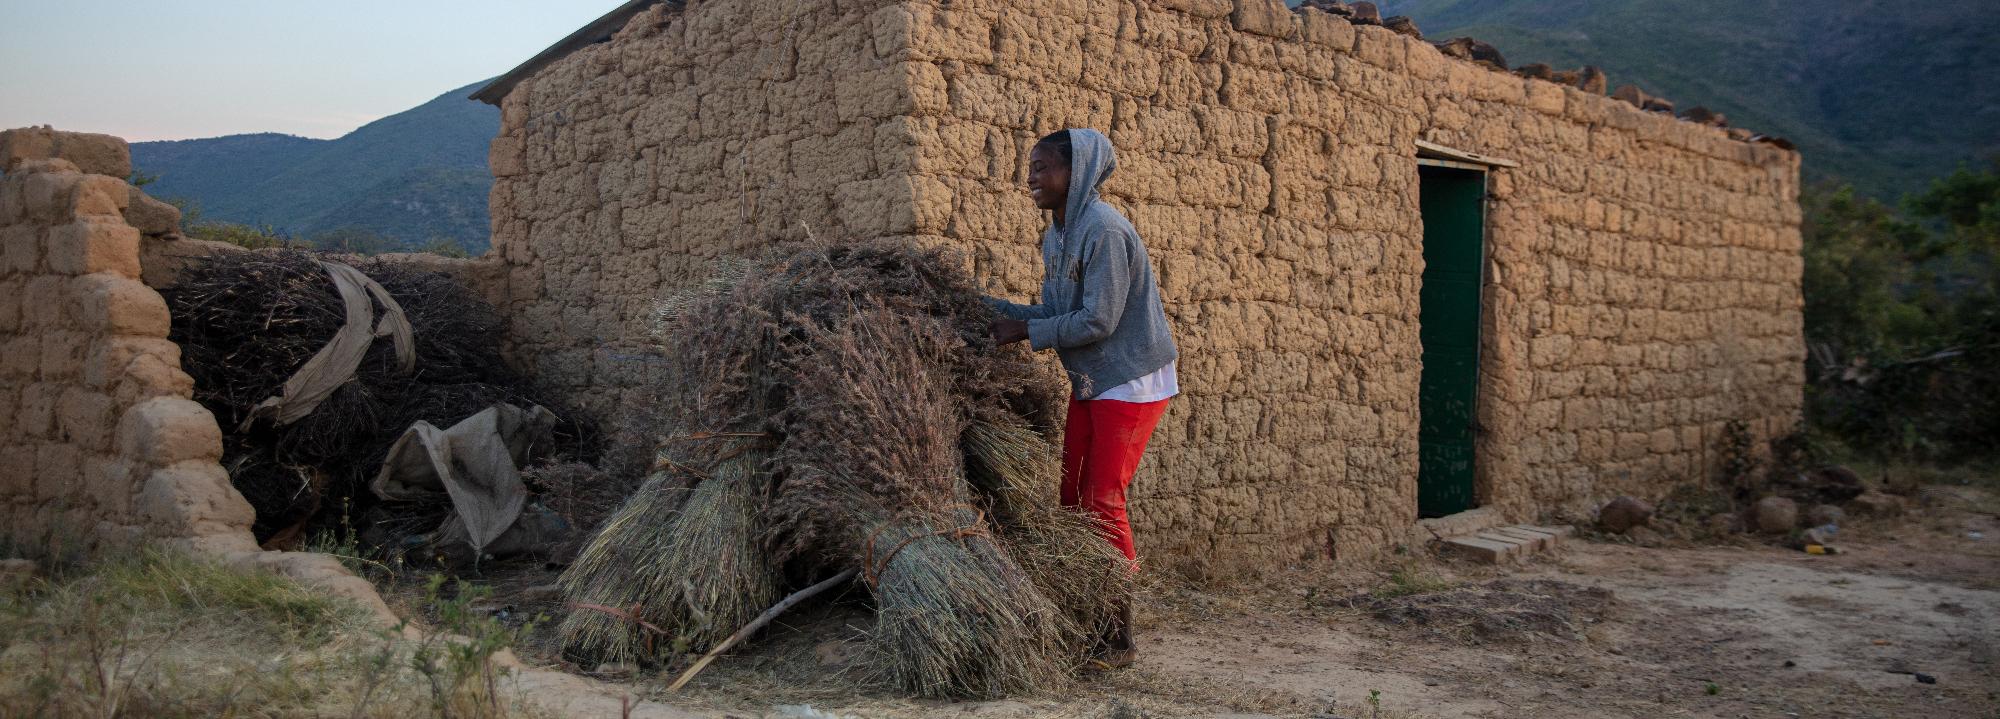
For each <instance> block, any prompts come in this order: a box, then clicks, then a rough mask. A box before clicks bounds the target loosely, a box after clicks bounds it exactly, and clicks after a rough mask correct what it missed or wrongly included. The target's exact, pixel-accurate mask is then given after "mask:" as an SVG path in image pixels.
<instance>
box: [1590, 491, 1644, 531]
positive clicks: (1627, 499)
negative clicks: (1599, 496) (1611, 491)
mask: <svg viewBox="0 0 2000 719" xmlns="http://www.w3.org/2000/svg"><path fill="white" fill-rule="evenodd" d="M1652 517H1653V505H1651V504H1648V503H1647V502H1646V501H1645V500H1643V499H1639V498H1637V497H1632V496H1620V497H1618V498H1617V499H1613V500H1611V501H1610V502H1609V503H1607V504H1605V505H1604V508H1603V509H1600V510H1598V511H1597V524H1598V526H1600V527H1603V528H1604V531H1607V532H1616V533H1619V534H1624V533H1625V532H1627V531H1630V530H1631V529H1632V528H1633V527H1637V526H1639V525H1641V524H1645V523H1646V520H1648V519H1651V518H1652Z"/></svg>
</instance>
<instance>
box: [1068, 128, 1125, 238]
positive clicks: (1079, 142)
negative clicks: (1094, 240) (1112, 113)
mask: <svg viewBox="0 0 2000 719" xmlns="http://www.w3.org/2000/svg"><path fill="white" fill-rule="evenodd" d="M1068 132H1069V158H1070V159H1069V198H1068V202H1067V204H1065V205H1064V206H1063V207H1064V209H1063V212H1064V214H1063V217H1065V218H1067V219H1069V220H1071V221H1074V220H1076V218H1079V217H1082V216H1083V211H1084V210H1085V209H1087V208H1089V207H1090V203H1092V202H1095V201H1097V186H1098V185H1101V184H1104V181H1105V180H1106V179H1108V178H1110V177H1111V171H1112V170H1115V169H1118V158H1117V157H1116V156H1114V155H1113V154H1112V151H1111V138H1109V137H1105V136H1104V133H1102V132H1098V131H1096V130H1092V129H1090V128H1087V127H1081V128H1072V129H1070V130H1069V131H1068Z"/></svg>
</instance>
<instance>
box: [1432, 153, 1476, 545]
mask: <svg viewBox="0 0 2000 719" xmlns="http://www.w3.org/2000/svg"><path fill="white" fill-rule="evenodd" d="M1419 178H1420V179H1421V181H1422V184H1421V185H1420V186H1419V192H1420V193H1421V194H1420V202H1421V204H1422V208H1423V219H1424V285H1423V291H1422V305H1421V306H1420V308H1419V311H1420V312H1421V315H1420V316H1419V318H1418V322H1419V323H1420V328H1421V329H1420V330H1419V333H1418V334H1419V337H1420V339H1421V341H1422V342H1423V360H1424V369H1423V378H1422V380H1421V381H1420V384H1419V389H1418V400H1417V411H1418V412H1419V413H1420V415H1421V416H1420V418H1419V419H1418V422H1417V457H1418V460H1417V461H1418V465H1417V514H1418V516H1423V517H1441V516H1444V515H1447V514H1451V513H1454V512H1462V511H1465V510H1468V509H1471V508H1472V507H1473V496H1472V478H1473V466H1474V460H1475V457H1474V456H1473V450H1472V420H1473V415H1472V413H1473V408H1474V406H1475V405H1476V403H1477V400H1478V397H1477V394H1478V389H1479V285H1480V268H1481V266H1482V264H1483V262H1484V255H1485V253H1484V247H1485V244H1486V232H1485V228H1486V173H1484V172H1478V171H1473V170H1459V169H1449V168H1442V167H1421V168H1419Z"/></svg>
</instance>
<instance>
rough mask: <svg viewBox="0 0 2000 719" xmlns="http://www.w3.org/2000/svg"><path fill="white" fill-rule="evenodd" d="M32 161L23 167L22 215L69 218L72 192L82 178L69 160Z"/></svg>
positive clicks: (43, 219) (52, 220)
mask: <svg viewBox="0 0 2000 719" xmlns="http://www.w3.org/2000/svg"><path fill="white" fill-rule="evenodd" d="M58 162H61V161H59V160H57V161H50V162H47V163H31V164H30V165H28V166H26V167H24V168H22V169H21V170H19V172H22V173H23V175H22V178H21V208H22V215H23V216H24V217H25V218H26V219H28V220H30V221H33V222H41V223H56V222H66V221H68V220H70V219H71V218H70V216H69V208H70V193H71V192H72V191H73V190H74V189H75V188H76V184H77V183H78V182H80V181H82V180H83V178H84V175H83V173H80V172H76V171H75V170H74V169H73V166H69V163H61V166H56V163H58Z"/></svg>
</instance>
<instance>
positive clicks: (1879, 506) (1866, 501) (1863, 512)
mask: <svg viewBox="0 0 2000 719" xmlns="http://www.w3.org/2000/svg"><path fill="white" fill-rule="evenodd" d="M1847 510H1848V511H1850V512H1853V513H1854V514H1855V516H1859V517H1894V516H1896V515H1899V514H1902V513H1903V500H1902V499H1901V498H1899V497H1895V496H1891V495H1888V494H1884V493H1882V492H1876V491H1872V490H1871V491H1867V492H1862V493H1861V495H1860V496H1858V497H1855V498H1853V499H1850V500H1848V501H1847Z"/></svg>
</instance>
